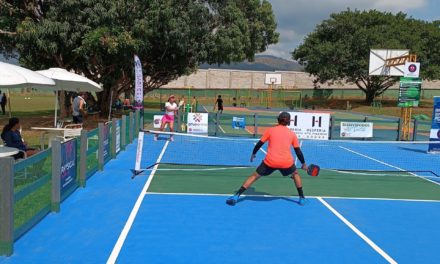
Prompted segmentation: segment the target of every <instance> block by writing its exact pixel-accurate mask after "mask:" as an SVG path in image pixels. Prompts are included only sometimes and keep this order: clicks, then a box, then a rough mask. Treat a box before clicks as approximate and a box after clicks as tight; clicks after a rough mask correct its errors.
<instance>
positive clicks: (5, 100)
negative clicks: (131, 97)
mask: <svg viewBox="0 0 440 264" xmlns="http://www.w3.org/2000/svg"><path fill="white" fill-rule="evenodd" d="M0 94H1V92H0ZM7 103H8V98H7V97H6V93H3V96H2V98H1V99H0V105H1V107H2V112H3V115H6V104H7Z"/></svg>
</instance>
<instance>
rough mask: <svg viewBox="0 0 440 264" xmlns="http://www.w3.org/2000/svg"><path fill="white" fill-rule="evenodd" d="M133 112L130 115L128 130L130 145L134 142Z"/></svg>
mask: <svg viewBox="0 0 440 264" xmlns="http://www.w3.org/2000/svg"><path fill="white" fill-rule="evenodd" d="M133 123H134V122H133V112H130V115H129V128H128V143H131V142H133V130H134V128H133Z"/></svg>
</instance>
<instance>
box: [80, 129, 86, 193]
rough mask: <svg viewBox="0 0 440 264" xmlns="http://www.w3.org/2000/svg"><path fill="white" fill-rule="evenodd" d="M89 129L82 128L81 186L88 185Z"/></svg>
mask: <svg viewBox="0 0 440 264" xmlns="http://www.w3.org/2000/svg"><path fill="white" fill-rule="evenodd" d="M87 133H88V132H87V130H81V141H80V142H81V145H80V147H79V153H80V154H79V186H81V187H83V188H84V187H86V178H87V176H86V175H87V140H88V139H87Z"/></svg>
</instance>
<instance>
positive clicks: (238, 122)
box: [232, 116, 246, 129]
mask: <svg viewBox="0 0 440 264" xmlns="http://www.w3.org/2000/svg"><path fill="white" fill-rule="evenodd" d="M232 128H233V129H245V128H246V118H244V117H236V116H234V117H232Z"/></svg>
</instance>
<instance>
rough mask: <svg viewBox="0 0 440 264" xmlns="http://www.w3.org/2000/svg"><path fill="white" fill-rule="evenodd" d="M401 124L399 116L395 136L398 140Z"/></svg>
mask: <svg viewBox="0 0 440 264" xmlns="http://www.w3.org/2000/svg"><path fill="white" fill-rule="evenodd" d="M401 126H402V120H401V119H400V118H399V119H398V120H397V138H396V141H399V140H400V128H401Z"/></svg>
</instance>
